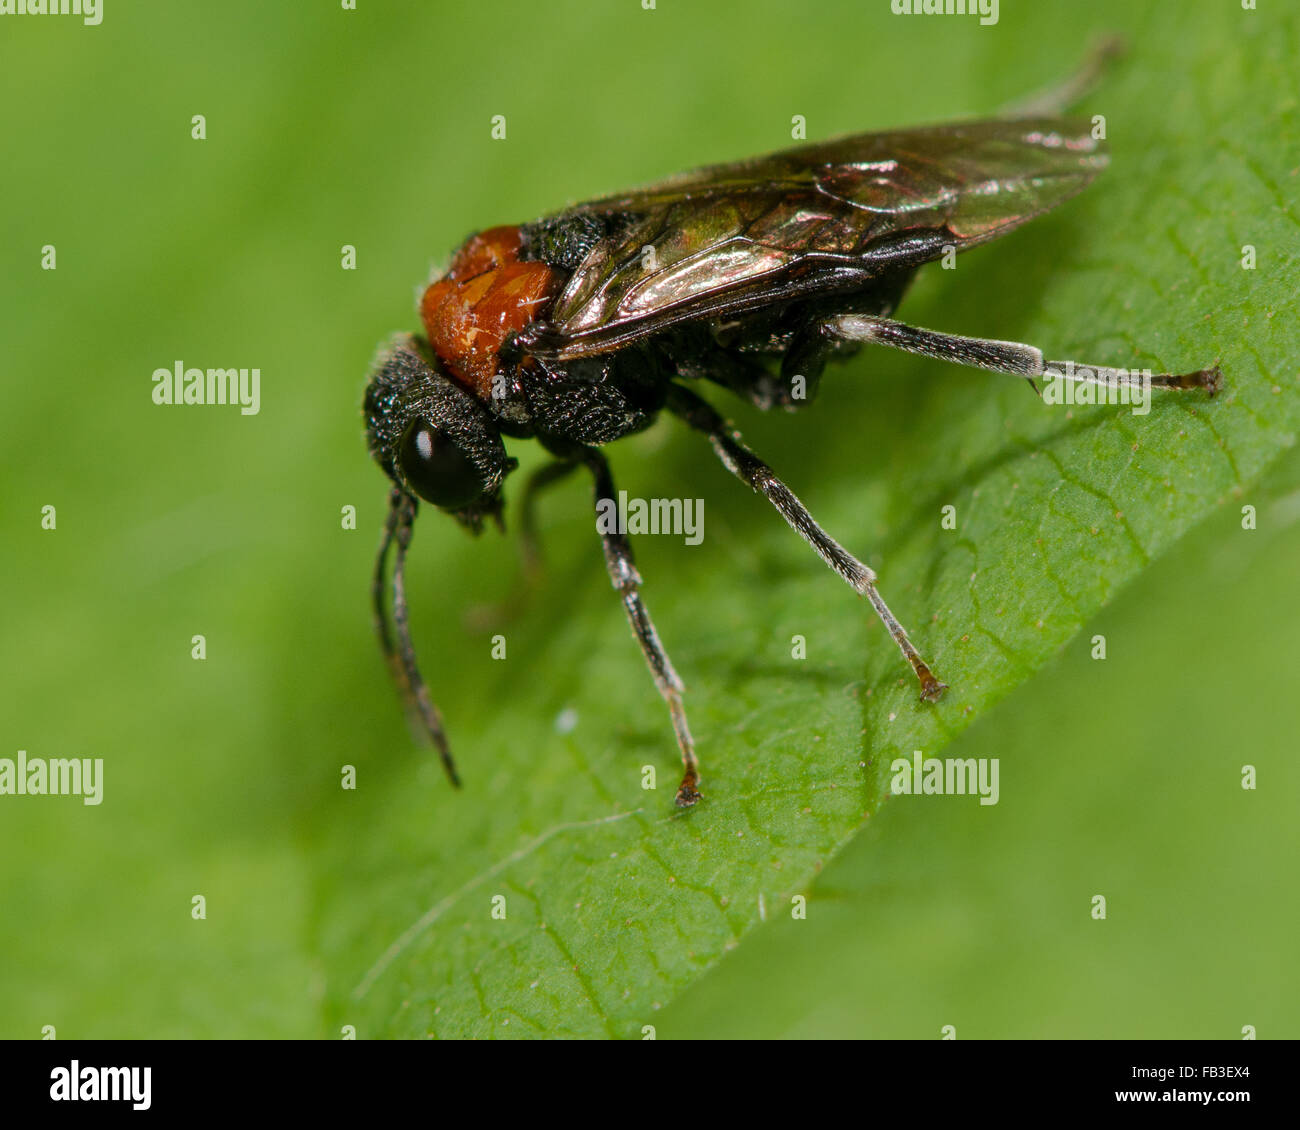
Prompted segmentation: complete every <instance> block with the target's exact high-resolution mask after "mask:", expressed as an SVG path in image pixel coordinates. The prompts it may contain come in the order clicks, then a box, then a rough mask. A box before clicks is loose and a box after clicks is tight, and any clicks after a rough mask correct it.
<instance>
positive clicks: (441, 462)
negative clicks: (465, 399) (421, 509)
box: [398, 420, 483, 510]
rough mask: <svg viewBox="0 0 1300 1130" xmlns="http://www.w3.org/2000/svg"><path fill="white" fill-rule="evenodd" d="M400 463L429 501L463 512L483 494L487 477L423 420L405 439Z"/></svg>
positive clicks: (450, 442) (445, 437) (406, 474)
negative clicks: (464, 508)
mask: <svg viewBox="0 0 1300 1130" xmlns="http://www.w3.org/2000/svg"><path fill="white" fill-rule="evenodd" d="M398 460H399V462H400V463H401V471H402V474H403V476H404V477H405V478H406V481H407V482H408V483H410V484H411V486H412V488H414V490H415V493H416V494H418V495H419V496H420V497H421V498H423V499H424V500H425V501H426V502H432V503H433V505H434V506H440V507H442V508H443V509H445V510H459V509H461V508H462V507H465V506H469V505H470V504H471V503H473V502H476V501H478V499H479V497H480V496H481V495H482V494H483V476H482V474H481V473H480V472H479V469H478V468H477V467H476V466H475V465H474V464H473V463H472V462H470V459H469V456H467V455H466V454H465V452H464V451H462V450H461V449H460V448H459V447H457V446H456V444H455V443H454V442H453V441H452V439H451V438H450V437H449V436H447V435H446V434H445V433H443V432H440V431H438V430H437V429H436V428H431V427H429V425H428V424H426V423H424V422H423V421H421V420H416V421H413V422H412V423H411V424H410V426H409V427H407V429H406V434H405V435H403V436H402V446H401V448H400V450H399V451H398Z"/></svg>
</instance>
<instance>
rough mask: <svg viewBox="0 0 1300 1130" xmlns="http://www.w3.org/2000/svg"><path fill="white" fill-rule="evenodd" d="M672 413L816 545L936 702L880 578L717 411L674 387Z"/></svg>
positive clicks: (928, 675)
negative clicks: (861, 598) (700, 434)
mask: <svg viewBox="0 0 1300 1130" xmlns="http://www.w3.org/2000/svg"><path fill="white" fill-rule="evenodd" d="M668 408H669V409H670V410H671V411H672V412H673V413H674V414H675V415H677V416H680V417H681V418H682V419H683V420H685V421H686V423H688V424H689V425H690V426H691V427H693V428H695V429H696V430H697V431H701V432H703V433H704V434H705V435H707V436H708V437H709V441H710V442H711V443H712V444H713V450H714V451H716V452H717V453H718V458H719V459H721V460H722V462H723V464H725V466H726V468H727V470H729V471H730V472H731V473H732V474H733V475H735V476H736V477H737V478H738V479H740V480H741V481H742V482H744V483H747V484H748V485H749V486H750V487H751V488H753V489H754V490H758V491H762V492H763V494H764V495H765V496H766V497H767V500H768V501H769V502H770V503H771V504H772V505H773V506H774V507H776V509H777V512H778V513H779V514H780V515H781V517H782V518H784V519H785V520H786V521H787V522H788V523H789V524H790V527H791V529H793V530H794V532H795V533H797V534H798V535H799V536H800V537H801V538H803V539H804V541H806V542H807V543H808V544H809V545H811V546H812V547H813V549H815V550H816V551H817V554H818V556H820V557H821V559H822V560H823V561H825V562H826V564H827V565H829V566H830V567H831V568H832V569H834V570H835V572H836V573H838V574H839V575H840V576H841V577H843V578H844V580H845V581H846V582H847V583H848V584H849V585H850V586H852V588H853V589H854V590H855V591H856V592H858V593H860V594H861V595H862V596H865V597H866V598H867V599H868V600H869V601H870V602H871V606H872V607H873V608H874V609H875V610H876V615H878V616H879V617H880V619H881V621H882V622H883V623H884V625H885V627H886V628H887V629H888V630H889V634H890V636H891V637H892V638H893V640H894V642H895V643H896V644H897V645H898V648H899V650H900V651H901V652H902V653H903V656H904V658H905V659H906V660H907V662H908V663H909V664H910V665H911V667H912V670H913V671H914V672H916V677H917V679H918V680H919V681H920V683H921V698H923V699H924V700H925V701H926V702H935V701H936V700H937V699H938V698H939V697H940V696H941V695H942V694H943V692H944V691H946V690H947V689H948V687H947V685H946V684H944V683H941V682H940V681H939V680H938V679H937V678H935V675H934V672H933V671H931V670H930V667H929V665H928V664H927V663H926V662H925V660H924V659H922V658H921V655H920V653H919V652H918V651H917V650H916V648H915V647H914V646H913V645H912V641H911V640H910V639H908V636H907V632H906V631H905V630H904V628H903V625H902V624H900V623H899V622H898V619H897V617H895V615H894V614H893V613H892V612H891V611H890V610H889V606H888V605H887V604H886V603H885V600H884V597H882V596H881V595H880V591H879V590H878V589H877V588H876V574H875V573H873V572H872V571H871V570H870V569H869V568H867V566H866V565H864V564H863V563H862V562H861V561H859V560H858V559H857V558H856V557H854V556H853V554H851V553H850V552H849V551H848V550H847V549H845V548H844V547H843V546H842V545H840V543H839V542H837V541H836V540H835V539H834V538H833V537H831V536H830V534H828V533H827V532H826V531H825V530H823V529H822V528H821V526H819V525H818V524H817V522H816V521H815V520H814V519H813V516H812V515H811V514H809V513H808V508H807V507H806V506H804V504H803V503H802V502H800V501H799V499H798V498H796V497H795V494H794V492H793V491H792V490H791V489H790V488H789V487H788V486H786V485H785V483H783V482H782V481H781V480H780V479H778V478H777V477H776V474H775V473H774V472H773V470H772V468H771V467H769V466H768V465H767V464H766V463H764V462H763V461H762V460H761V459H759V458H758V456H757V455H755V454H754V453H753V452H752V451H750V450H749V448H748V447H746V446H745V445H744V443H743V442H741V439H740V433H739V432H737V431H735V430H734V429H733V428H731V427H730V426H729V425H728V424H727V422H726V421H725V420H724V419H723V418H722V417H721V416H720V415H718V413H717V412H716V411H715V410H714V409H713V406H712V405H710V404H708V403H707V402H706V401H704V400H701V399H700V398H699V397H698V396H696V395H695V394H694V393H693V392H689V391H687V390H686V389H684V388H682V387H681V386H679V385H673V386H671V389H670V391H669V394H668Z"/></svg>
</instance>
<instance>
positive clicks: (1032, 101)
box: [1001, 35, 1124, 118]
mask: <svg viewBox="0 0 1300 1130" xmlns="http://www.w3.org/2000/svg"><path fill="white" fill-rule="evenodd" d="M1122 54H1124V40H1123V39H1121V38H1120V37H1119V36H1118V35H1111V36H1107V37H1106V38H1105V39H1103V40H1101V41H1100V42H1099V43H1096V44H1094V45H1093V47H1092V48H1091V50H1089V52H1088V54H1087V55H1086V56H1085V57H1084V60H1083V64H1082V66H1080V67H1079V69H1078V70H1077V71H1075V72H1074V74H1072V75H1069V76H1067V77H1066V78H1065V79H1064V80H1063V81H1061V82H1059V83H1056V84H1055V85H1053V86H1049V87H1048V88H1047V89H1046V90H1040V91H1038V92H1037V93H1036V94H1031V95H1030V96H1029V97H1027V98H1021V99H1019V100H1018V101H1016V102H1013V103H1011V105H1009V106H1006V107H1004V108H1003V110H1002V115H1001V116H1002V117H1004V118H1054V117H1058V116H1059V115H1061V114H1063V113H1065V111H1066V110H1067V109H1069V108H1070V107H1071V106H1073V105H1074V104H1075V103H1076V102H1078V101H1079V100H1080V99H1081V98H1083V96H1084V95H1085V94H1087V93H1088V92H1089V91H1090V90H1091V89H1092V88H1093V87H1094V86H1096V84H1097V80H1098V79H1099V78H1100V77H1101V75H1102V72H1103V71H1105V69H1106V67H1107V66H1108V65H1109V63H1110V61H1111V60H1112V59H1115V58H1118V57H1119V56H1120V55H1122Z"/></svg>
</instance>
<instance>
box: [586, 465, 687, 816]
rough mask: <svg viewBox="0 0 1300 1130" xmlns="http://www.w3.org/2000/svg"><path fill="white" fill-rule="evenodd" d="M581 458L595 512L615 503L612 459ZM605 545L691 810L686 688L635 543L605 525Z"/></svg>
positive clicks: (681, 803)
mask: <svg viewBox="0 0 1300 1130" xmlns="http://www.w3.org/2000/svg"><path fill="white" fill-rule="evenodd" d="M580 457H581V459H582V461H583V462H584V463H586V465H587V467H588V468H589V469H590V470H591V474H592V477H593V478H594V479H595V484H596V491H595V497H596V506H597V508H598V509H597V515H598V516H599V515H601V513H602V510H603V509H604V508H602V507H601V503H602V501H604V500H606V499H608V500H609V502H605V507H608V506H609V505H610V503H615V504H616V500H617V498H618V493H617V492H616V491H615V490H614V478H613V476H612V475H611V474H610V472H609V463H608V462H606V460H605V457H604V456H603V455H601V454H600V452H598V451H597V450H595V448H591V447H586V448H582V449H581V456H580ZM600 536H601V543H602V545H603V546H604V549H605V567H606V568H607V569H608V570H609V579H610V580H611V581H612V582H613V585H614V587H615V588H616V589H617V590H618V592H619V595H620V596H621V597H622V598H623V608H624V609H625V611H626V612H627V618H628V622H629V623H630V624H631V625H632V631H633V633H634V634H635V635H636V638H637V642H638V643H639V644H640V645H641V650H642V652H644V653H645V659H646V663H648V664H649V665H650V674H651V675H653V676H654V681H655V686H656V687H658V688H659V693H660V694H661V695H663V696H664V701H665V702H667V703H668V712H669V714H671V715H672V719H673V732H674V733H675V734H676V735H677V745H678V746H679V747H680V749H681V751H682V765H683V766H684V769H685V772H684V773H683V775H682V783H681V784H680V785H679V786H678V788H677V806H678V807H679V808H689V807H690V806H691V805H693V804H694V803H695V802H696V801H698V800H699V799H700V791H699V784H700V763H699V760H698V758H696V756H695V742H694V740H693V739H692V738H691V731H690V728H689V727H688V726H687V724H686V708H685V707H684V706H683V705H682V694H683V692H684V691H685V690H686V688H685V686H684V685H683V684H682V681H681V679H679V678H678V677H677V672H676V671H674V670H673V665H672V661H671V660H670V659H669V658H668V653H667V652H665V651H664V648H663V644H661V643H660V642H659V634H658V633H657V632H656V631H655V626H654V623H653V622H652V621H651V619H650V614H649V613H648V612H647V611H646V610H645V605H644V604H643V603H642V602H641V593H640V591H639V587H638V586H639V585H640V584H641V574H640V573H638V572H637V570H636V562H635V561H634V560H633V559H632V546H631V544H630V543H629V542H628V540H627V535H626V534H621V533H617V532H609V531H606V530H604V529H603V528H602V529H601V535H600Z"/></svg>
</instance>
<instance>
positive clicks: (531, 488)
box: [519, 459, 578, 579]
mask: <svg viewBox="0 0 1300 1130" xmlns="http://www.w3.org/2000/svg"><path fill="white" fill-rule="evenodd" d="M577 467H578V464H577V463H574V462H572V461H570V460H560V459H557V460H556V461H555V462H554V463H544V464H542V466H540V467H538V468H537V469H536V470H535V471H534V472H533V473H532V474H531V475H529V476H528V481H527V482H526V483H525V484H524V495H523V507H522V510H521V511H520V514H519V539H520V546H521V549H522V551H523V555H524V573H525V574H526V575H527V576H528V577H529V578H530V579H536V577H537V576H538V574H539V573H540V572H541V564H542V553H541V542H540V541H539V539H538V537H537V499H538V497H539V496H540V495H541V493H542V491H544V490H545V489H546V488H547V487H548V486H550V485H551V484H552V483H557V482H559V481H560V480H561V479H563V478H566V477H567V476H568V475H570V474H572V473H573V471H574V470H576V469H577Z"/></svg>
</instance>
